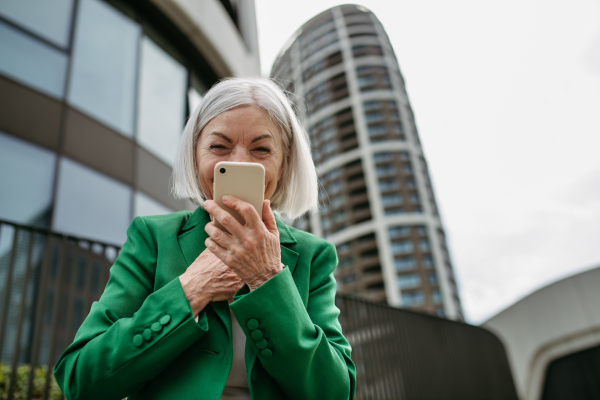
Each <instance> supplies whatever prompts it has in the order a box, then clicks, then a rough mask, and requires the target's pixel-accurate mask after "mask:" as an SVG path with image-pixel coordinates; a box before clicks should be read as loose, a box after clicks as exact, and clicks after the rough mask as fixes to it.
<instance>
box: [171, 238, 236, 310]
mask: <svg viewBox="0 0 600 400" xmlns="http://www.w3.org/2000/svg"><path fill="white" fill-rule="evenodd" d="M179 281H180V282H181V287H182V288H183V292H184V293H185V297H186V298H187V299H188V301H189V302H190V305H191V306H192V312H193V314H194V317H195V316H196V315H198V314H199V313H200V311H202V310H203V309H204V307H206V305H207V304H208V303H209V302H210V301H221V300H229V299H231V298H233V295H234V294H235V292H237V291H238V290H239V289H240V288H241V287H242V286H243V285H244V282H243V281H242V280H241V279H240V278H239V277H238V276H237V275H236V274H235V273H234V272H233V271H232V270H231V269H230V268H229V267H227V265H225V264H224V263H223V262H222V261H221V260H220V259H218V258H217V257H215V255H214V254H213V253H212V252H211V251H210V250H209V249H206V250H204V251H203V252H202V253H200V255H199V256H198V257H197V258H196V260H194V262H193V263H192V264H191V265H190V266H189V267H188V268H187V270H186V271H185V272H184V273H183V274H181V276H179Z"/></svg>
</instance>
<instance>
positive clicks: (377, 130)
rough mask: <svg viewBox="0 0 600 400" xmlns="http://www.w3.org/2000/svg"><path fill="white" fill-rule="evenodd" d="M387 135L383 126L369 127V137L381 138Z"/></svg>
mask: <svg viewBox="0 0 600 400" xmlns="http://www.w3.org/2000/svg"><path fill="white" fill-rule="evenodd" d="M386 133H387V128H386V126H385V125H371V126H369V136H371V137H374V136H381V135H385V134H386Z"/></svg>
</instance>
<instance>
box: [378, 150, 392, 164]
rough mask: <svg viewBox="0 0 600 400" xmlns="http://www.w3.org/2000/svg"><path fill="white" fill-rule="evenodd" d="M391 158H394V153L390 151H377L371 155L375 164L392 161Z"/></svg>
mask: <svg viewBox="0 0 600 400" xmlns="http://www.w3.org/2000/svg"><path fill="white" fill-rule="evenodd" d="M393 159H394V155H393V154H392V153H390V152H385V153H377V154H374V155H373V160H374V161H375V163H377V164H379V163H384V162H389V161H392V160H393Z"/></svg>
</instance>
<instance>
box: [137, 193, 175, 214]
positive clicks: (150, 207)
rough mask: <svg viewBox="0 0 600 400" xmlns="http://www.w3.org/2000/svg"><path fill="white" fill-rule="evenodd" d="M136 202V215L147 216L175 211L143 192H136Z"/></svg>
mask: <svg viewBox="0 0 600 400" xmlns="http://www.w3.org/2000/svg"><path fill="white" fill-rule="evenodd" d="M133 204H134V214H135V215H134V216H136V217H138V216H146V215H163V214H171V213H172V212H174V211H173V210H171V209H170V208H168V207H166V206H165V205H163V204H161V203H159V202H158V201H156V200H154V199H153V198H151V197H148V196H146V195H145V194H144V193H142V192H135V195H134V197H133Z"/></svg>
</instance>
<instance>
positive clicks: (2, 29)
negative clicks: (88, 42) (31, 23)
mask: <svg viewBox="0 0 600 400" xmlns="http://www.w3.org/2000/svg"><path fill="white" fill-rule="evenodd" d="M0 54H2V56H1V57H0V73H2V74H3V75H6V76H8V77H10V78H12V79H14V80H16V81H18V82H20V83H23V84H25V85H28V86H31V87H33V88H35V89H37V90H39V91H41V92H44V93H45V94H47V95H50V96H52V97H56V98H62V97H63V94H64V90H65V77H66V73H67V62H68V59H67V56H66V55H65V54H64V53H63V52H60V51H58V50H56V49H55V48H53V47H51V46H48V45H47V44H45V43H43V42H41V41H39V40H37V39H35V38H33V37H31V36H30V35H27V34H26V33H23V32H21V31H18V30H17V29H15V28H13V27H11V26H9V25H7V24H5V23H2V22H1V21H0Z"/></svg>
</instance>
